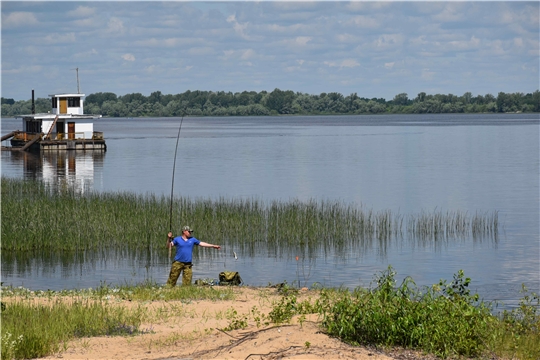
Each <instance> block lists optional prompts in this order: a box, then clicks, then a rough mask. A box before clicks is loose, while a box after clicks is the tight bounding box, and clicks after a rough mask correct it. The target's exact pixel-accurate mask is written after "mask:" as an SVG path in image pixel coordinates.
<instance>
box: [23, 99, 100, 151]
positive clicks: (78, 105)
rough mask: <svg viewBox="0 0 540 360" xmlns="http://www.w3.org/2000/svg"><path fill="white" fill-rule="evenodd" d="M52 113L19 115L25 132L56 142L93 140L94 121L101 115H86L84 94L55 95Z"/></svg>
mask: <svg viewBox="0 0 540 360" xmlns="http://www.w3.org/2000/svg"><path fill="white" fill-rule="evenodd" d="M49 96H50V97H51V111H49V112H48V113H42V114H30V115H18V116H17V117H20V118H22V122H23V123H22V126H23V131H24V132H26V133H43V134H45V135H47V137H49V138H51V139H56V140H62V139H72V140H73V139H92V137H93V136H94V119H98V118H101V115H90V114H84V98H85V95H84V94H54V95H49Z"/></svg>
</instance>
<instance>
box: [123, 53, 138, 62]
mask: <svg viewBox="0 0 540 360" xmlns="http://www.w3.org/2000/svg"><path fill="white" fill-rule="evenodd" d="M122 59H124V60H126V61H135V56H134V55H133V54H124V55H122Z"/></svg>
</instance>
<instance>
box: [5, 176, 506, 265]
mask: <svg viewBox="0 0 540 360" xmlns="http://www.w3.org/2000/svg"><path fill="white" fill-rule="evenodd" d="M1 211H2V245H1V247H2V250H17V251H35V250H38V249H39V250H41V251H44V250H52V251H57V250H62V251H79V250H88V249H94V250H95V249H105V250H106V249H111V248H118V247H121V248H125V247H129V248H130V249H133V248H139V249H147V250H148V251H151V250H152V249H158V248H162V247H163V246H165V239H166V234H167V232H168V231H169V229H168V227H169V216H170V214H169V211H170V199H168V198H166V197H165V196H156V195H154V194H146V195H137V194H133V193H128V192H116V193H98V192H85V193H77V192H75V191H73V190H70V189H69V188H51V187H49V186H47V185H46V184H43V183H40V182H38V181H33V180H31V181H27V180H19V179H9V178H4V177H3V178H2V210H1ZM173 224H174V229H173V232H175V233H178V229H179V228H180V227H181V226H183V225H186V224H187V225H190V226H192V227H193V228H195V230H196V233H195V235H196V236H197V238H199V239H202V240H205V239H208V241H213V242H218V241H219V243H221V244H231V245H234V247H235V248H236V249H239V250H240V251H243V252H247V253H251V252H254V251H256V250H257V249H260V248H261V247H262V248H267V249H268V251H269V252H274V253H275V254H281V253H283V252H287V253H291V251H292V250H294V251H293V252H294V254H296V255H301V256H308V257H309V256H310V255H313V254H315V253H316V252H318V251H320V250H321V249H322V250H323V251H328V250H332V251H337V252H338V253H339V252H346V251H347V249H350V248H355V249H362V248H367V247H371V246H372V245H373V243H374V242H377V243H378V245H379V248H381V249H382V250H383V251H384V249H385V248H386V247H388V246H389V245H390V244H391V242H392V241H393V240H394V239H403V238H407V239H410V240H415V239H420V240H422V241H424V242H438V241H441V240H446V241H447V240H451V239H455V238H466V237H472V238H476V237H490V238H492V239H497V235H498V231H499V221H498V212H497V211H493V212H486V213H480V212H477V213H475V214H474V215H472V216H471V215H469V214H468V213H466V212H461V211H446V212H443V211H437V210H435V211H433V212H422V213H420V214H409V215H401V214H399V213H393V212H392V211H390V210H386V211H380V212H375V211H373V210H371V209H365V208H364V207H362V206H357V205H354V204H347V203H344V202H339V201H317V200H309V201H298V200H291V201H272V202H269V203H267V202H264V201H261V200H258V199H227V198H218V199H191V198H189V197H182V196H178V197H176V198H174V199H173Z"/></svg>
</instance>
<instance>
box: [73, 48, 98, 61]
mask: <svg viewBox="0 0 540 360" xmlns="http://www.w3.org/2000/svg"><path fill="white" fill-rule="evenodd" d="M98 54H99V53H98V51H97V50H96V49H91V50H90V51H83V52H80V53H77V54H75V55H73V57H74V58H75V59H87V58H89V57H91V56H95V55H98Z"/></svg>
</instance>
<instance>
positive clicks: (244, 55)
mask: <svg viewBox="0 0 540 360" xmlns="http://www.w3.org/2000/svg"><path fill="white" fill-rule="evenodd" d="M255 55H256V54H255V51H253V49H248V50H246V51H244V52H243V53H242V55H241V56H240V59H242V60H248V59H252V58H253V57H255Z"/></svg>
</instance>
